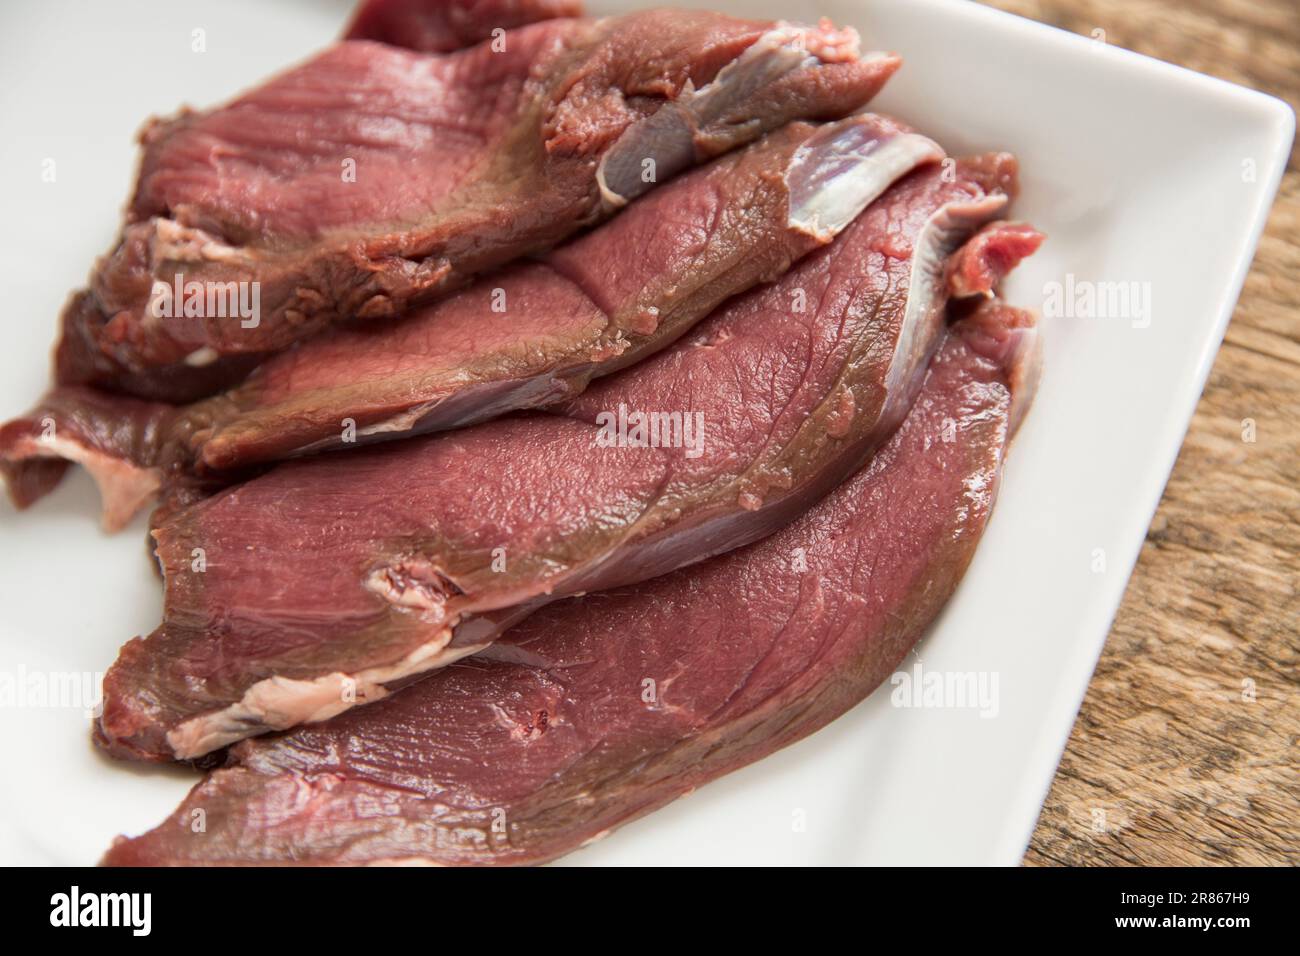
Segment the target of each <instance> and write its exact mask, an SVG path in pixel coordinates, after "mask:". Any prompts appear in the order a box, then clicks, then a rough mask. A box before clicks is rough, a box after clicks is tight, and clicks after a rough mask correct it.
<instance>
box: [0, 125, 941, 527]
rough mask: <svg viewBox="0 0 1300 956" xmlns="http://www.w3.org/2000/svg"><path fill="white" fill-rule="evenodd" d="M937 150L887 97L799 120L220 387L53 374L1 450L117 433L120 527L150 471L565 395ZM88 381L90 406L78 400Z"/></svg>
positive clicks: (779, 267)
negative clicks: (161, 391)
mask: <svg viewBox="0 0 1300 956" xmlns="http://www.w3.org/2000/svg"><path fill="white" fill-rule="evenodd" d="M942 157H943V152H942V150H941V149H940V148H939V147H938V146H937V145H935V144H934V143H933V142H932V141H931V140H929V139H927V138H926V137H924V136H919V135H917V134H915V133H912V132H910V131H909V130H907V129H906V127H903V126H901V125H899V124H898V123H896V122H894V121H892V120H889V119H886V118H884V117H880V116H873V115H863V116H856V117H851V118H849V119H846V120H841V121H839V122H836V123H830V124H827V125H825V126H820V127H819V126H816V125H813V124H809V123H802V122H796V123H791V124H789V125H787V126H785V127H783V128H782V129H781V130H778V131H776V132H773V133H770V134H768V135H767V136H766V137H764V138H763V139H762V140H760V141H759V142H758V143H755V144H753V145H751V146H749V147H747V148H746V149H743V150H739V151H737V152H734V153H731V154H730V155H728V156H724V157H722V158H721V159H718V160H715V161H714V162H712V163H710V164H709V165H707V166H705V167H702V168H701V169H698V170H695V171H693V172H691V173H688V174H687V175H685V176H682V177H680V178H678V179H676V180H675V181H673V182H672V183H670V184H668V185H666V186H664V187H663V188H662V189H659V190H656V191H655V192H654V193H652V194H651V195H649V196H647V197H646V198H645V199H643V200H641V201H640V202H638V203H636V204H635V205H634V206H633V207H632V208H630V209H629V210H628V211H627V212H626V213H624V214H623V215H621V216H619V217H617V218H615V219H614V220H613V221H611V222H609V223H606V224H605V225H603V226H601V227H600V228H598V229H596V230H594V231H592V232H590V233H588V234H587V235H585V236H583V237H582V238H580V239H578V240H576V241H574V242H571V243H569V244H568V245H566V246H563V247H561V248H560V249H558V250H556V251H555V252H553V253H551V254H550V255H549V256H548V257H547V258H546V260H545V261H544V262H541V263H537V262H530V263H523V264H518V265H514V266H511V267H508V268H507V269H505V270H504V271H502V272H499V273H497V274H494V275H492V276H489V277H486V278H484V279H482V280H481V281H480V282H479V283H477V284H476V285H474V286H472V287H470V288H469V289H466V290H463V291H461V292H458V293H455V294H453V295H452V296H451V297H449V298H447V299H444V300H442V301H440V302H437V303H435V304H433V305H430V306H425V307H423V308H420V309H416V310H415V311H414V312H413V313H412V314H411V315H409V316H407V317H406V318H404V319H401V320H398V321H395V322H392V323H385V324H383V325H381V326H379V327H377V328H371V329H366V330H361V329H335V330H331V331H329V332H326V333H323V334H322V335H320V336H317V337H316V338H314V339H312V340H310V341H308V342H305V343H303V344H302V345H301V346H299V347H298V348H295V349H290V350H288V351H286V352H284V353H282V354H279V355H276V356H273V357H271V358H270V359H268V360H267V361H266V362H265V363H263V364H262V365H261V366H260V367H259V368H258V369H257V371H256V372H254V373H253V375H252V376H251V377H250V378H249V379H248V380H247V381H246V382H244V383H242V384H241V385H239V386H238V387H236V388H234V389H231V390H229V391H228V392H226V393H224V394H222V395H219V396H214V397H212V398H209V399H204V400H203V401H200V402H197V403H195V404H193V405H191V406H187V407H184V408H179V409H173V408H172V407H170V406H167V405H164V404H162V403H155V404H154V405H153V406H152V407H150V406H149V405H148V404H147V403H144V402H142V401H140V400H137V399H130V398H122V399H120V400H118V402H117V407H116V409H115V407H114V400H113V399H112V398H110V397H105V396H101V395H93V394H90V393H88V390H86V389H85V388H83V387H78V386H64V387H61V388H58V389H55V390H54V391H53V392H52V393H51V394H50V395H47V396H46V398H45V399H43V400H42V402H41V403H40V404H39V405H38V406H37V407H36V408H35V409H34V410H32V411H31V412H29V413H28V414H27V415H26V416H24V417H23V418H22V419H20V420H18V421H17V422H13V423H10V424H9V425H7V426H5V427H4V429H2V430H0V461H2V462H4V467H6V468H7V471H8V473H9V476H10V481H11V484H12V485H13V486H14V487H15V488H17V489H21V488H24V487H26V485H27V484H28V482H27V481H26V480H25V479H24V477H23V476H22V475H21V474H20V472H21V471H22V470H23V469H24V468H26V469H29V470H31V471H40V470H43V469H44V467H45V465H44V461H43V460H44V459H46V458H50V457H54V456H56V455H64V456H67V457H73V458H77V459H80V460H85V461H88V462H91V463H94V462H96V461H98V460H99V459H98V458H92V457H89V455H88V454H87V452H93V453H94V454H95V455H97V456H104V455H107V456H109V457H110V458H111V457H113V454H114V453H113V449H111V448H108V447H106V444H105V442H104V441H103V438H104V437H105V436H106V435H107V436H108V437H116V438H118V439H119V440H121V446H120V448H119V449H117V453H116V458H117V459H119V460H118V461H117V462H116V467H115V468H114V469H103V468H100V469H98V470H96V471H94V472H93V473H94V474H96V476H97V477H98V478H99V479H101V487H102V493H103V498H104V502H105V524H106V525H109V526H120V525H121V522H122V520H123V519H124V518H129V517H130V515H129V514H128V513H127V512H126V509H125V507H124V503H125V500H126V499H127V498H128V497H130V498H131V500H137V501H139V500H140V499H139V498H138V497H136V496H134V495H131V496H128V495H127V494H126V493H125V492H124V491H123V489H121V488H119V487H116V485H124V486H126V487H127V488H134V487H136V486H138V485H141V484H143V483H147V484H151V485H152V486H153V487H155V488H156V487H158V486H159V484H160V481H161V480H162V478H163V477H165V476H169V475H174V474H176V473H177V472H198V473H204V474H208V473H212V472H214V471H225V470H230V469H236V468H242V467H246V466H248V465H250V464H256V463H260V462H264V461H271V460H275V459H281V458H287V457H291V456H294V455H297V454H301V453H303V452H309V451H317V450H321V449H323V448H326V447H338V448H355V447H357V446H360V445H364V444H367V443H372V442H376V441H383V440H390V439H393V438H401V437H403V436H406V435H410V434H415V433H421V432H431V431H440V430H443V429H447V428H454V427H460V426H463V425H467V424H470V423H472V422H477V421H482V420H485V419H487V418H492V417H495V416H497V415H500V414H503V413H505V412H507V411H510V410H512V409H521V408H530V407H539V406H543V405H548V404H553V403H555V402H558V401H561V400H562V399H564V398H567V397H571V396H573V395H576V394H577V393H579V392H581V391H582V390H583V389H584V388H586V386H587V384H588V383H589V382H590V381H591V380H592V379H593V378H594V377H596V376H598V375H605V374H608V373H610V372H613V371H616V370H618V369H620V368H623V367H625V366H628V365H631V364H633V363H634V362H636V361H638V360H640V359H642V358H644V357H645V356H646V355H649V354H650V353H652V352H655V351H658V350H659V349H661V348H662V347H664V346H665V345H667V344H669V343H671V342H672V341H674V340H675V339H677V338H678V337H679V336H680V335H682V334H683V333H684V332H685V331H686V330H687V329H689V328H690V327H691V326H693V325H694V324H695V323H696V322H698V321H699V320H700V319H702V318H703V317H704V316H706V315H707V314H708V313H709V312H710V311H712V310H713V309H714V308H715V307H717V306H718V305H720V304H721V303H722V302H723V301H725V300H726V299H727V298H729V297H731V296H732V295H735V294H737V293H740V292H744V291H745V290H747V289H749V288H751V287H752V286H754V285H756V284H759V283H761V282H767V281H771V280H773V279H775V278H777V277H778V276H780V275H781V274H782V273H784V272H785V271H786V270H787V269H788V268H789V267H790V265H791V263H792V262H794V261H796V260H797V259H799V258H801V257H802V256H803V255H805V254H807V253H808V252H810V251H812V250H813V249H815V248H817V247H818V246H821V245H825V244H826V243H828V242H830V241H831V239H833V238H834V237H835V235H836V234H838V232H839V231H840V230H842V229H843V228H844V227H845V226H846V225H848V223H849V222H851V221H852V220H853V218H854V217H855V216H856V215H857V214H858V213H859V212H861V211H862V209H863V208H864V207H865V206H867V205H868V204H869V203H870V202H872V201H874V200H875V199H876V198H877V197H878V196H879V195H880V194H881V193H882V192H883V191H884V190H885V189H886V188H887V187H888V186H889V185H890V183H892V182H893V181H894V180H895V179H898V178H899V177H901V176H902V175H904V174H905V173H907V172H908V171H910V170H911V169H913V168H915V167H916V166H918V165H921V164H923V163H926V162H937V161H938V160H939V159H941V158H942ZM632 250H635V251H636V255H629V252H630V251H632ZM87 396H88V397H87ZM80 400H88V401H89V402H90V403H91V404H92V405H93V414H89V415H86V414H77V413H76V412H77V411H78V410H77V407H76V406H77V403H78V401H80ZM70 411H71V412H72V413H73V414H70V413H69V412H70ZM142 418H143V419H144V420H145V421H144V422H143V423H142ZM51 423H52V424H51ZM142 425H143V427H142ZM87 426H89V427H87ZM52 434H53V435H57V437H58V441H51V440H50V437H51V435H52ZM24 460H25V461H26V462H28V464H26V465H24V464H23V463H22V462H23V461H24ZM104 482H107V484H104ZM36 490H39V486H38V487H37V488H36V489H35V490H34V491H33V492H29V493H28V494H27V495H26V497H25V499H24V503H25V504H26V503H30V499H31V498H32V497H33V495H34V493H35V491H36Z"/></svg>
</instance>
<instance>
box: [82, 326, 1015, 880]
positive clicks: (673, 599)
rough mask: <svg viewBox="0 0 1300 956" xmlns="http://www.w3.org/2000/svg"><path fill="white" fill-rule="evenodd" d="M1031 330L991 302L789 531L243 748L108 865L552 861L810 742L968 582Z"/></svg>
mask: <svg viewBox="0 0 1300 956" xmlns="http://www.w3.org/2000/svg"><path fill="white" fill-rule="evenodd" d="M1034 342H1035V333H1034V329H1033V326H1032V318H1031V317H1030V316H1028V315H1027V314H1026V313H1023V312H1020V311H1018V310H1014V309H1011V308H1009V307H1006V306H1003V305H1001V304H1000V303H997V302H991V303H988V304H986V305H984V306H982V307H981V308H980V309H979V310H978V311H977V312H976V314H975V315H973V316H971V317H968V318H966V319H963V320H962V321H961V322H959V323H958V324H957V325H956V326H955V327H954V329H953V331H952V332H951V334H949V335H948V337H947V340H946V342H945V343H944V345H943V346H942V348H941V349H940V351H939V353H938V355H937V357H936V358H935V360H934V362H933V364H932V366H931V368H930V371H929V375H928V377H927V378H926V381H925V384H924V386H923V388H922V390H921V393H920V396H919V397H918V399H917V401H916V404H915V405H914V406H913V408H912V409H911V412H910V414H909V415H908V417H907V419H906V421H905V422H904V423H903V425H902V427H901V428H900V429H899V430H898V432H897V433H896V434H895V435H894V436H893V437H892V439H891V440H890V441H889V442H888V444H886V445H885V446H884V447H883V448H882V449H881V451H880V452H879V453H878V454H877V455H876V456H875V457H874V458H873V459H872V461H871V462H870V463H869V464H868V465H867V466H866V467H864V468H863V469H862V470H861V471H859V472H858V473H857V474H856V475H855V476H854V477H853V478H852V479H851V480H849V481H848V482H847V483H846V484H844V485H843V486H841V487H840V488H839V489H838V490H836V491H835V492H834V493H833V494H831V495H830V496H829V497H828V498H826V499H825V500H824V501H822V502H821V503H820V504H818V505H816V506H815V507H813V508H812V509H811V510H810V511H809V512H807V513H806V514H804V515H803V516H802V517H801V518H800V519H799V520H798V521H796V522H795V523H793V524H791V525H790V526H789V527H787V528H785V529H784V530H782V531H780V532H778V533H777V534H775V535H773V536H771V537H769V538H767V539H766V540H764V541H762V542H759V543H758V544H755V545H752V546H750V547H748V548H745V549H742V550H739V551H733V552H731V553H730V554H726V555H723V556H721V557H717V558H714V559H713V560H711V561H709V562H707V563H706V564H703V565H700V566H698V567H696V568H692V569H689V570H681V571H677V572H676V573H674V574H672V575H669V576H666V577H662V578H658V579H656V580H654V581H651V582H648V583H645V584H641V585H638V586H636V587H630V588H624V589H621V590H618V591H613V592H609V593H604V594H600V595H591V596H588V597H582V598H576V599H573V600H570V601H566V602H563V603H561V604H556V605H552V606H551V607H549V608H547V609H545V610H543V611H541V612H539V613H538V614H536V615H534V616H533V617H532V618H530V619H529V620H528V621H527V622H526V623H524V624H522V625H520V626H519V627H516V628H515V629H514V630H512V631H511V632H510V634H509V635H508V636H507V638H506V640H504V641H503V642H501V643H500V644H498V645H497V648H496V649H495V651H496V652H497V656H496V657H495V658H494V659H482V658H475V659H471V660H469V661H465V662H463V663H462V664H461V665H459V666H457V667H454V668H448V669H447V670H445V671H443V672H441V673H439V674H437V675H435V676H434V677H432V678H430V679H429V680H427V681H424V682H422V683H420V684H418V685H416V686H414V687H412V688H409V689H407V690H404V691H403V692H401V693H400V694H397V695H394V696H393V697H391V698H389V699H387V700H384V701H382V702H380V703H378V704H376V705H375V706H373V707H369V708H364V709H361V710H356V711H353V712H351V713H349V714H346V715H344V716H342V717H338V718H336V719H334V720H332V721H329V722H328V723H325V724H322V725H319V726H313V727H306V728H301V729H299V730H296V731H294V732H291V733H288V734H283V735H279V736H274V737H268V738H261V739H258V740H250V741H245V742H243V743H241V744H239V745H237V746H236V747H234V748H232V749H231V750H230V752H229V754H228V755H227V759H226V762H225V766H224V767H223V768H222V769H220V770H217V771H216V772H214V773H212V774H211V775H209V776H208V777H207V778H206V779H205V780H204V781H203V782H201V783H200V784H198V785H197V786H196V787H195V788H194V789H193V790H192V791H191V793H190V794H189V796H188V797H187V798H186V800H185V801H184V802H183V803H182V804H181V806H180V807H179V808H178V809H177V810H176V812H175V813H174V814H173V815H172V816H171V817H170V818H169V819H168V820H167V821H166V822H164V823H163V824H162V825H160V826H159V827H157V828H156V829H154V830H151V831H149V832H148V833H145V834H144V835H142V836H139V837H136V838H134V839H125V838H119V840H118V841H117V842H116V843H115V844H114V846H113V848H112V849H111V850H110V851H109V852H108V854H107V855H106V857H105V859H104V862H105V863H106V864H110V865H125V866H136V865H189V864H372V863H404V864H410V863H434V864H526V863H540V862H545V861H547V860H550V859H554V858H555V857H558V856H561V855H563V854H565V853H568V852H570V851H572V850H575V849H577V848H579V847H580V846H582V845H584V844H585V843H587V842H589V841H591V840H594V839H597V838H600V837H603V836H605V835H606V834H608V833H609V832H610V831H611V830H612V829H614V828H615V827H618V826H620V825H622V824H624V823H627V822H628V821H630V820H632V819H635V818H636V817H639V816H642V815H643V814H645V813H648V812H650V811H652V810H654V809H656V808H658V807H660V806H662V805H664V804H666V803H668V802H670V801H672V800H674V799H676V798H677V797H679V796H682V795H685V794H688V793H690V792H691V791H692V790H694V789H695V788H697V787H699V786H701V785H703V784H705V783H707V782H709V781H710V780H714V779H716V778H718V777H719V776H721V775H723V774H725V773H728V772H730V771H732V770H734V769H736V768H738V767H741V766H744V765H746V764H749V763H752V762H753V761H755V760H758V759H760V758H762V757H763V756H765V755H767V754H769V753H771V752H773V751H775V750H777V749H779V748H781V747H784V746H786V745H788V744H791V743H793V742H794V741H796V740H799V739H801V738H803V737H806V736H807V735H809V734H811V733H813V732H814V731H816V730H817V729H819V728H820V727H822V726H824V725H825V724H827V723H829V722H830V721H831V720H834V719H835V718H836V717H837V716H839V715H840V714H842V713H843V712H844V711H846V710H848V709H849V708H850V707H852V706H853V705H854V704H856V703H857V702H858V701H860V700H862V699H863V698H864V697H865V696H866V695H867V694H869V693H870V692H871V691H872V690H873V689H874V688H875V687H876V686H877V685H878V684H880V683H881V682H882V681H883V680H884V679H885V678H886V677H887V676H888V675H889V673H890V672H891V671H893V670H894V669H895V668H896V667H897V666H898V664H899V662H900V661H901V660H902V659H903V657H904V656H905V654H906V653H907V652H908V650H909V649H910V648H911V647H912V646H913V645H914V644H915V642H916V641H917V640H918V639H919V638H920V637H921V636H922V635H923V634H924V632H925V630H926V627H927V626H928V624H929V623H930V621H931V620H932V619H933V618H934V617H935V615H936V614H937V613H938V611H939V610H940V608H942V607H943V605H944V604H945V603H946V602H947V600H948V598H949V596H950V595H951V594H952V592H953V590H954V588H955V587H956V586H957V583H958V582H959V581H960V579H961V577H962V575H963V573H964V572H965V569H966V567H967V565H968V564H969V562H970V560H971V556H972V554H973V552H974V550H975V547H976V544H977V542H978V541H979V538H980V535H981V534H982V532H983V530H984V527H985V524H986V522H987V521H988V518H989V513H990V509H991V508H992V506H993V502H994V498H995V496H996V492H997V487H998V481H999V477H1000V474H1001V470H1002V465H1003V460H1004V456H1005V454H1006V448H1007V443H1008V441H1009V438H1010V435H1011V432H1012V430H1013V428H1014V425H1015V422H1016V420H1017V419H1018V418H1019V416H1020V414H1021V413H1022V412H1023V409H1024V406H1025V405H1026V404H1027V403H1028V401H1029V399H1030V396H1031V395H1032V392H1033V378H1032V373H1033V369H1034V367H1035V366H1034V362H1033V359H1034V357H1035V355H1036V351H1035V348H1034ZM200 813H201V814H202V818H203V821H204V826H203V827H202V828H196V827H194V826H192V823H193V821H194V820H195V819H196V818H197V815H198V814H200Z"/></svg>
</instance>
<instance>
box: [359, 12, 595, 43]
mask: <svg viewBox="0 0 1300 956" xmlns="http://www.w3.org/2000/svg"><path fill="white" fill-rule="evenodd" d="M581 15H582V3H581V2H580V0H366V2H365V3H363V4H361V7H360V8H359V9H358V10H357V12H356V15H355V16H354V17H353V18H352V22H351V23H350V24H349V25H348V28H347V30H345V31H344V33H343V39H345V40H378V41H380V42H381V43H390V44H392V45H393V46H400V47H406V48H407V49H409V50H421V51H423V52H425V53H450V52H451V51H453V50H459V49H461V48H462V47H467V46H473V45H474V44H475V43H479V42H481V41H483V40H486V39H488V38H490V37H491V36H492V31H493V30H499V29H504V30H512V29H514V28H515V27H522V26H524V25H525V24H528V23H536V22H538V21H539V20H553V19H555V18H557V17H576V16H581Z"/></svg>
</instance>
